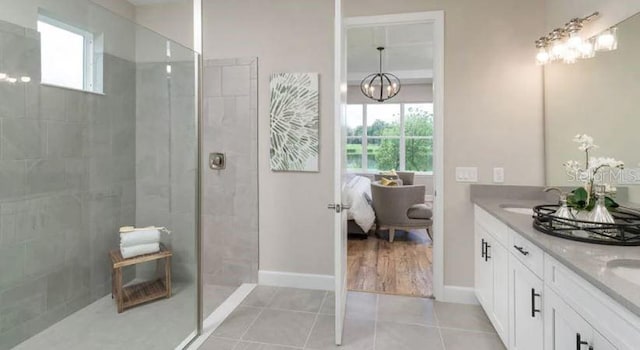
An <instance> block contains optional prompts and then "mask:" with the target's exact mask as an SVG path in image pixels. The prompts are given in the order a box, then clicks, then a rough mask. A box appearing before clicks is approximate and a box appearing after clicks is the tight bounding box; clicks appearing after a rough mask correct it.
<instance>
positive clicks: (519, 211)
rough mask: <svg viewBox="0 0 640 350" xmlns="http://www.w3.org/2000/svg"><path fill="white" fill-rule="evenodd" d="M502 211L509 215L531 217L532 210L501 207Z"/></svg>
mask: <svg viewBox="0 0 640 350" xmlns="http://www.w3.org/2000/svg"><path fill="white" fill-rule="evenodd" d="M502 209H503V210H506V211H508V212H510V213H515V214H522V215H529V216H533V209H531V208H518V207H503V208H502Z"/></svg>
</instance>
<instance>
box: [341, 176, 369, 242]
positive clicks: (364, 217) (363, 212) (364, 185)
mask: <svg viewBox="0 0 640 350" xmlns="http://www.w3.org/2000/svg"><path fill="white" fill-rule="evenodd" d="M345 194H346V200H347V204H349V205H350V206H351V208H350V209H349V210H348V212H347V218H348V219H349V220H354V221H355V222H356V224H358V226H360V228H362V230H363V231H364V232H369V230H370V229H371V227H373V224H374V223H375V221H376V213H375V212H374V211H373V208H372V207H371V205H370V204H369V201H368V200H367V198H371V180H369V179H368V178H366V177H362V176H354V177H353V178H352V179H351V180H350V181H349V182H348V183H347V185H346V188H345Z"/></svg>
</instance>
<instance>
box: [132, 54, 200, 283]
mask: <svg viewBox="0 0 640 350" xmlns="http://www.w3.org/2000/svg"><path fill="white" fill-rule="evenodd" d="M194 74H195V71H194V61H190V62H184V61H183V62H178V63H176V62H174V63H171V72H170V73H168V72H167V63H165V62H161V63H158V62H155V63H138V65H137V73H136V79H137V83H136V99H137V103H136V108H137V119H136V158H137V162H136V183H137V186H136V198H137V200H136V221H135V223H136V226H138V227H144V226H150V225H155V226H164V227H167V228H168V229H170V230H171V234H170V235H168V236H167V235H163V242H164V243H165V244H166V245H167V246H168V247H169V248H171V249H172V251H173V258H172V269H173V277H174V280H176V281H182V282H195V277H196V270H195V269H196V254H195V247H196V241H195V238H196V226H195V223H196V207H195V204H196V198H197V195H196V185H197V182H196V181H197V179H196V167H197V164H198V163H197V160H196V159H197V153H196V151H197V149H198V146H197V134H196V132H197V129H196V118H195V109H194V108H195V84H194V76H195V75H194ZM154 268H155V265H153V264H148V265H147V266H139V267H138V269H137V277H140V278H149V277H150V275H151V274H152V273H154ZM192 285H194V284H192Z"/></svg>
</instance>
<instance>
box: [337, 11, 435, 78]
mask: <svg viewBox="0 0 640 350" xmlns="http://www.w3.org/2000/svg"><path fill="white" fill-rule="evenodd" d="M378 46H384V47H385V50H384V51H383V71H385V72H387V73H393V74H395V75H396V76H398V78H400V80H402V82H403V83H405V84H412V83H413V84H419V83H430V82H431V81H432V78H433V25H432V24H429V23H416V24H402V25H389V26H378V27H361V28H351V29H349V30H348V31H347V47H348V48H347V72H348V80H349V84H360V81H361V80H362V79H363V78H364V77H365V76H367V75H369V74H371V73H377V72H378V70H379V54H378V51H377V50H376V47H378Z"/></svg>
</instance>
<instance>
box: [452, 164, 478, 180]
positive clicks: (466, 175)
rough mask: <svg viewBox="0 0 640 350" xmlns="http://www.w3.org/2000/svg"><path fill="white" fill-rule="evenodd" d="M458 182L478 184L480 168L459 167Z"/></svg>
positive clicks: (457, 169)
mask: <svg viewBox="0 0 640 350" xmlns="http://www.w3.org/2000/svg"><path fill="white" fill-rule="evenodd" d="M456 181H457V182H478V168H476V167H457V168H456Z"/></svg>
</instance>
